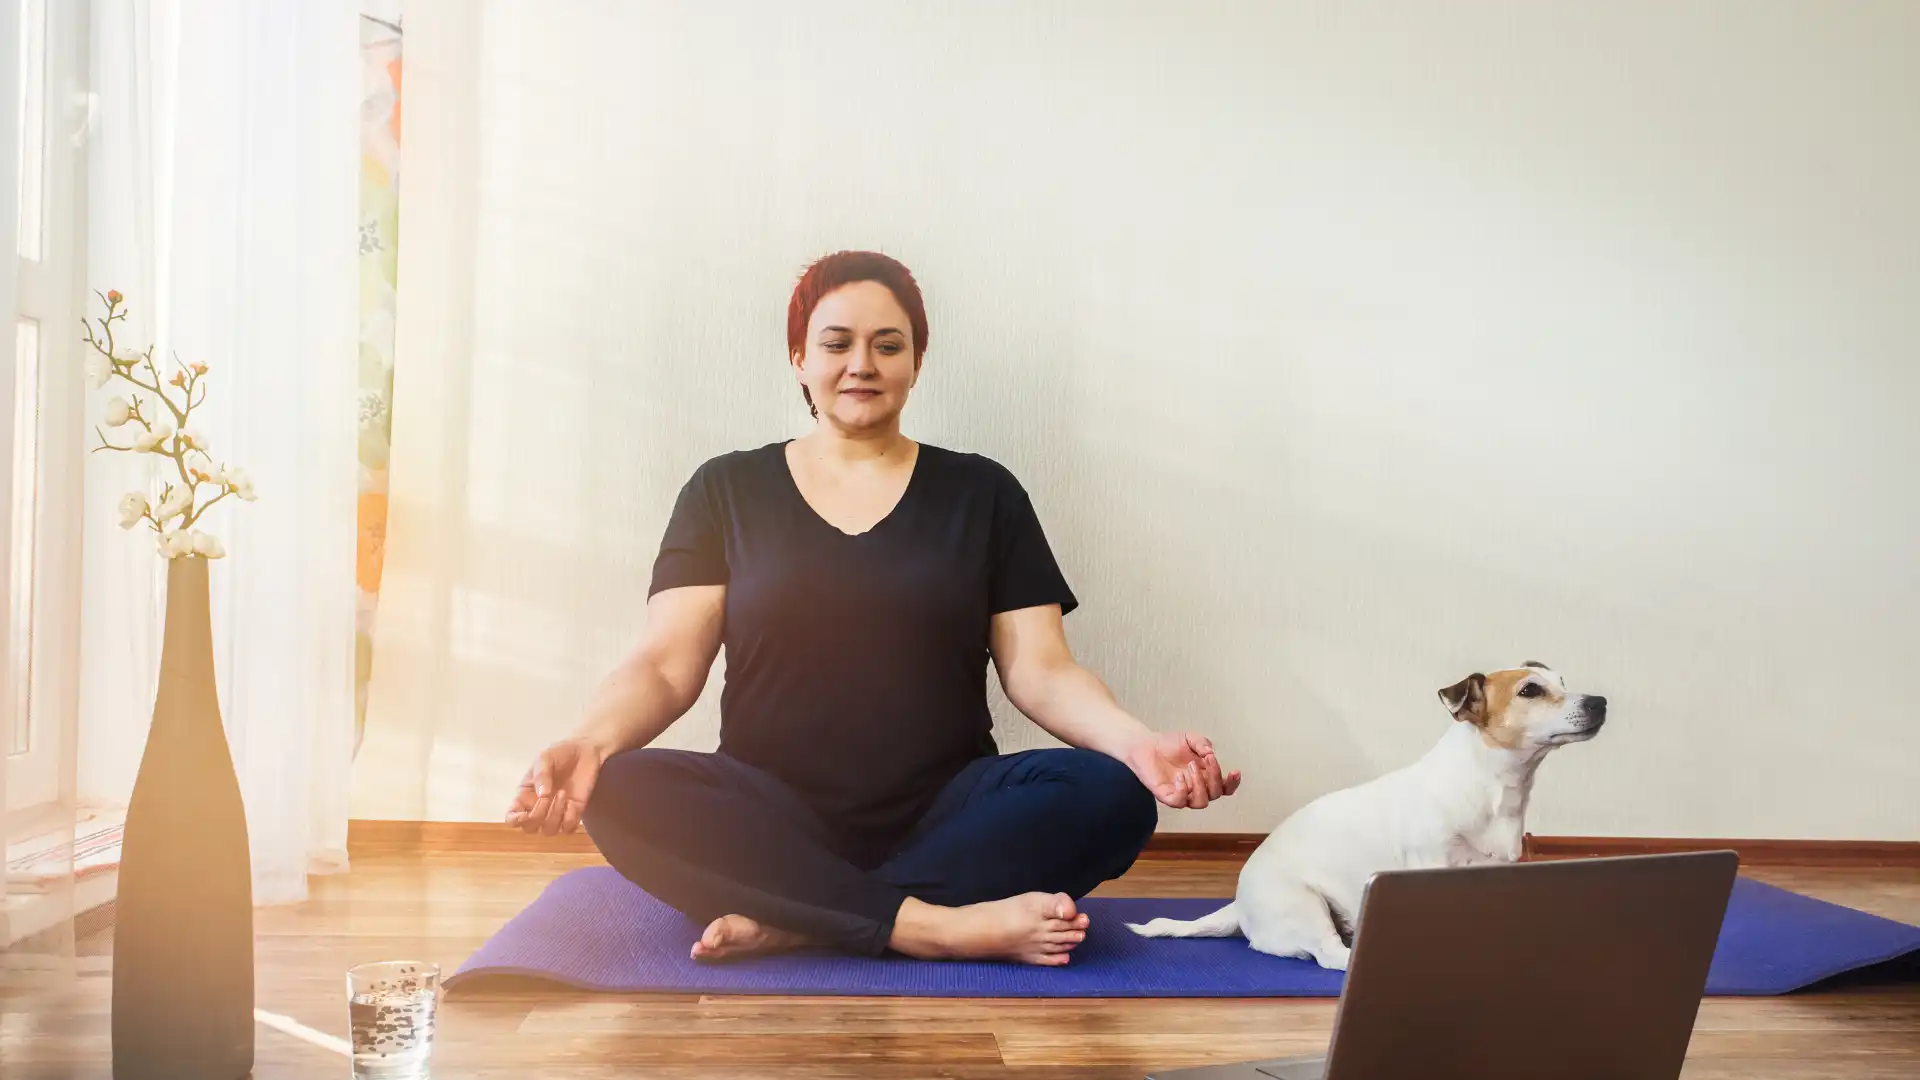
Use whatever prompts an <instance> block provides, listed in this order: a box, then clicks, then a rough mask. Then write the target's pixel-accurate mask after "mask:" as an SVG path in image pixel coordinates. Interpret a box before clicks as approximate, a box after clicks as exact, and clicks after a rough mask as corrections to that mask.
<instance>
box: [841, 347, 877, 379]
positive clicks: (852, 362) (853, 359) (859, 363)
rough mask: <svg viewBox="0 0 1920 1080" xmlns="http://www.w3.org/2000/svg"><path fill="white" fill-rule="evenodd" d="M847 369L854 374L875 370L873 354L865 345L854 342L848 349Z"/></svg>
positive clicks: (865, 373)
mask: <svg viewBox="0 0 1920 1080" xmlns="http://www.w3.org/2000/svg"><path fill="white" fill-rule="evenodd" d="M847 370H848V371H849V372H852V373H853V374H855V375H867V374H871V373H872V372H873V371H874V370H875V367H874V363H873V354H872V353H871V352H869V351H867V347H866V346H865V345H858V344H856V345H855V346H854V347H853V348H852V349H850V350H849V351H848V354H847Z"/></svg>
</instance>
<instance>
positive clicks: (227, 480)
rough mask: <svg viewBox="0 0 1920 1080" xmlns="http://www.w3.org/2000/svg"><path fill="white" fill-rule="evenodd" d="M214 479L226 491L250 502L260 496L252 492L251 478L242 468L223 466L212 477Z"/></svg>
mask: <svg viewBox="0 0 1920 1080" xmlns="http://www.w3.org/2000/svg"><path fill="white" fill-rule="evenodd" d="M214 479H215V480H217V481H219V482H220V484H221V485H222V486H224V487H225V488H226V489H227V490H228V491H231V492H233V493H234V494H235V495H238V496H240V497H241V498H242V499H245V500H246V501H248V502H252V501H254V500H255V499H257V498H259V497H260V496H258V495H256V494H254V491H253V478H252V477H250V476H248V475H247V474H246V471H245V470H244V469H236V468H233V467H231V466H223V467H222V468H221V469H220V475H219V476H216V477H214Z"/></svg>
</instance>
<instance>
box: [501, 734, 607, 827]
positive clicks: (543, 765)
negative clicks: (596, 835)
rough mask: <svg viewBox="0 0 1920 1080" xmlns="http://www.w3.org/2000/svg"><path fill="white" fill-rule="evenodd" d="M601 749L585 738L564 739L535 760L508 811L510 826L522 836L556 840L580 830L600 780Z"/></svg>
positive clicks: (514, 795) (515, 793)
mask: <svg viewBox="0 0 1920 1080" xmlns="http://www.w3.org/2000/svg"><path fill="white" fill-rule="evenodd" d="M601 760H602V758H601V754H600V749H599V748H598V747H597V746H595V745H594V744H593V743H592V742H591V741H589V740H587V739H584V738H578V737H576V738H571V739H562V740H560V741H559V742H557V743H554V744H553V745H552V746H549V747H547V748H546V749H545V750H542V751H540V756H538V757H536V758H534V759H533V765H532V766H531V767H529V768H528V769H527V774H526V776H524V777H522V778H521V780H520V787H519V789H518V790H517V791H515V792H514V794H513V802H512V803H511V804H510V805H509V806H508V807H507V824H509V825H512V826H515V827H517V828H518V829H519V830H520V831H521V832H526V833H545V834H546V835H548V836H557V835H559V834H560V833H563V832H566V833H570V832H572V831H574V830H575V829H577V828H579V827H580V815H581V814H583V813H585V812H586V809H587V800H588V799H590V798H592V797H593V783H594V781H595V780H597V779H599V776H600V764H601Z"/></svg>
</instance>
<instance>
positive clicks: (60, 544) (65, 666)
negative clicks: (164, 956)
mask: <svg viewBox="0 0 1920 1080" xmlns="http://www.w3.org/2000/svg"><path fill="white" fill-rule="evenodd" d="M0 3H6V4H8V5H9V6H12V7H14V8H15V9H16V10H15V12H14V13H13V15H14V17H15V18H19V17H21V16H23V15H25V14H27V13H28V12H30V11H33V10H34V9H35V8H36V7H37V8H38V9H39V12H41V13H44V16H45V21H44V23H43V24H42V27H40V28H35V27H32V26H30V25H26V24H24V23H23V24H21V25H19V26H18V27H17V30H18V32H19V35H20V40H21V41H22V42H23V43H24V42H25V41H26V40H27V34H28V33H31V32H34V31H35V30H36V29H39V30H40V31H41V32H43V33H44V38H43V40H44V48H43V51H42V55H43V56H44V64H43V74H44V83H43V84H42V86H41V102H42V106H43V108H42V115H41V117H40V123H39V125H38V127H39V131H40V135H41V140H40V141H41V164H42V172H41V176H40V178H39V179H40V184H39V194H40V197H41V207H40V215H39V217H40V223H41V235H40V237H39V244H38V247H39V255H40V257H39V258H38V259H30V258H26V257H24V256H21V255H19V254H18V252H19V249H20V248H21V247H22V246H23V245H22V244H21V243H20V240H19V238H18V237H17V236H15V235H14V232H15V228H16V224H17V221H18V216H19V215H18V209H17V207H18V199H19V198H20V192H19V191H16V192H15V209H14V211H13V212H11V213H10V214H9V216H10V217H12V218H13V219H14V220H13V221H9V222H8V223H7V227H6V230H5V231H6V233H7V236H6V239H7V241H8V243H7V245H6V247H7V248H8V249H10V250H12V251H14V252H15V255H14V264H13V271H14V282H13V286H14V287H13V295H14V308H15V325H16V327H17V326H18V324H19V320H23V319H32V320H33V321H34V322H35V323H36V324H37V331H38V344H39V355H38V357H37V358H35V361H36V363H37V370H34V371H31V372H27V373H23V372H22V370H21V367H20V365H21V362H22V360H23V359H25V358H22V357H20V356H19V355H17V351H16V350H14V349H8V350H7V353H8V355H10V356H12V358H13V360H14V366H13V367H11V368H10V369H8V371H7V372H6V373H5V376H6V378H5V383H6V386H5V389H4V391H3V392H0V410H4V413H5V419H4V421H0V423H3V424H4V432H0V434H3V435H4V441H0V445H4V446H5V447H6V448H7V450H8V472H9V477H10V480H9V482H8V483H7V493H8V495H9V498H8V499H7V500H6V505H7V507H8V508H9V515H8V520H7V529H6V532H7V537H6V540H5V544H6V548H7V556H8V558H7V568H8V572H7V574H6V584H5V586H4V587H5V589H6V593H7V613H6V619H7V623H8V627H7V630H6V632H5V637H4V639H0V640H4V641H5V642H6V647H5V649H4V651H3V652H0V662H4V664H5V679H4V687H5V693H4V695H0V708H4V709H5V714H4V715H5V720H4V725H0V733H3V735H0V746H4V747H5V748H6V750H7V751H8V752H7V754H6V759H7V761H6V771H7V775H6V788H5V790H6V804H5V807H4V809H5V811H6V812H7V814H8V815H13V814H23V815H25V816H27V817H31V814H30V813H29V812H30V811H32V810H34V809H36V808H39V807H44V806H47V805H50V804H54V803H57V802H60V801H62V800H63V799H67V798H71V796H72V792H71V791H69V790H64V788H65V787H66V786H70V784H71V778H72V777H73V775H74V769H73V767H72V766H73V763H74V756H75V754H76V753H77V750H78V747H77V746H76V745H75V731H76V728H77V724H76V723H75V721H76V719H77V717H78V710H79V675H80V665H79V653H80V614H81V609H82V598H81V590H80V581H81V577H80V571H81V560H82V547H81V524H82V522H81V516H82V511H83V509H84V505H83V504H84V494H85V484H84V480H85V464H86V453H87V451H86V438H85V436H86V433H87V432H88V431H89V430H90V429H89V428H88V426H87V423H86V405H87V401H86V398H87V387H86V382H85V363H84V357H83V356H82V355H81V351H80V350H81V349H82V348H83V345H82V344H81V341H80V336H79V326H78V323H79V320H80V319H81V317H82V315H83V313H84V306H83V303H82V298H83V297H85V296H87V295H88V294H87V292H86V287H85V270H86V252H87V239H86V213H85V209H86V206H85V203H86V190H87V175H86V142H87V137H88V135H89V133H90V123H91V120H92V114H91V107H90V102H91V101H92V98H91V96H90V95H89V93H88V90H89V83H88V78H87V70H88V52H89V40H88V20H89V17H90V14H91V11H90V9H91V7H92V5H91V4H90V3H88V2H86V0H0ZM12 59H13V62H14V63H16V64H17V63H18V54H16V55H15V57H13V58H12ZM10 76H11V77H10V79H9V82H10V83H11V85H12V86H13V90H14V93H15V94H16V95H18V94H19V93H20V92H21V88H22V86H23V79H24V73H23V72H21V71H17V70H16V71H12V72H10ZM22 105H23V103H22V102H21V101H20V100H19V98H18V97H17V96H16V98H15V103H14V105H13V108H12V110H11V111H12V112H13V114H14V117H13V118H10V119H14V120H15V122H18V120H17V118H18V117H19V114H20V111H21V108H22ZM29 130H31V129H30V128H29ZM20 138H21V136H20V135H19V134H15V135H14V139H15V140H18V139H20ZM18 146H19V142H18V141H15V142H14V147H10V149H16V148H17V147H18ZM18 168H19V163H18V162H17V161H13V162H9V171H10V172H12V173H14V175H13V176H11V177H9V186H11V185H12V183H13V182H15V180H16V178H17V177H18ZM16 333H17V330H16ZM14 339H15V334H7V335H5V336H4V337H3V338H0V341H12V340H14ZM23 375H26V376H30V377H23ZM22 388H31V389H32V391H33V393H34V394H35V400H33V401H32V402H31V403H28V402H25V401H22V400H19V399H18V391H19V390H20V389H22ZM29 404H30V406H31V407H30V408H28V407H26V406H28V405H29ZM22 420H26V421H29V422H31V423H32V425H33V432H32V434H33V439H32V442H31V449H32V454H33V461H32V466H31V471H30V472H26V471H24V468H23V467H24V464H25V463H24V462H22V461H20V460H19V453H18V449H19V448H18V447H17V446H16V441H17V440H18V439H19V438H20V437H22V436H21V433H20V429H19V425H20V422H21V421H22ZM23 481H25V482H26V483H27V486H26V488H25V490H22V482H23ZM23 547H24V548H25V550H21V548H23ZM21 629H24V630H25V631H26V635H27V636H26V640H25V641H19V640H17V637H16V635H17V634H18V633H19V631H20V630H21ZM22 710H24V718H25V719H24V723H25V726H26V731H27V738H28V744H29V748H28V749H27V751H26V752H25V753H21V754H15V753H13V752H12V750H13V747H14V742H15V739H14V735H15V723H16V717H18V716H20V715H21V711H22Z"/></svg>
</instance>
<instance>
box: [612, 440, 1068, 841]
mask: <svg viewBox="0 0 1920 1080" xmlns="http://www.w3.org/2000/svg"><path fill="white" fill-rule="evenodd" d="M721 584H724V585H726V586H727V594H726V629H725V638H724V645H725V649H726V675H725V678H726V682H725V688H724V690H723V691H722V694H721V698H720V751H721V753H723V754H727V755H729V756H732V757H734V758H737V759H738V760H741V761H744V762H746V763H748V764H750V765H754V766H756V767H758V768H761V769H763V770H766V771H767V772H770V773H772V774H773V775H774V776H776V777H779V778H780V779H781V780H783V781H785V782H786V783H787V784H788V785H789V786H791V787H792V788H793V789H794V790H795V791H797V792H798V793H799V794H800V796H801V797H802V798H804V799H806V800H807V801H808V802H809V803H810V804H811V805H812V806H813V807H814V808H815V809H817V810H818V811H819V812H820V813H821V815H822V816H823V817H824V818H825V819H826V820H827V821H828V822H829V824H831V825H833V826H834V827H835V828H836V829H838V830H840V831H842V832H843V833H844V834H845V835H846V836H847V838H848V839H849V840H850V841H853V842H854V843H856V844H858V845H859V846H861V847H863V848H866V847H869V846H871V845H876V844H877V845H881V846H883V847H884V846H885V845H888V844H890V843H892V842H893V841H894V840H896V839H897V838H898V837H899V836H901V835H902V834H903V833H904V832H905V831H906V830H907V829H908V828H910V827H911V826H912V824H913V823H914V822H915V821H917V820H918V819H919V817H920V816H921V815H922V814H923V813H924V812H925V811H926V809H927V806H928V804H929V803H930V802H931V801H932V800H933V797H934V796H935V795H936V794H937V793H938V792H939V790H940V788H941V787H942V785H944V784H945V783H946V782H947V781H949V780H951V779H952V778H953V777H954V775H955V774H957V773H958V772H959V771H960V770H961V769H962V768H964V767H965V766H966V765H967V763H968V762H970V761H972V760H974V759H975V758H977V757H981V756H984V755H990V754H993V753H995V752H996V749H995V745H994V740H993V719H992V716H991V715H990V714H989V712H988V710H987V672H986V664H987V660H988V647H989V635H988V631H989V624H990V621H991V617H992V616H993V615H994V614H996V613H998V612H1002V611H1012V610H1016V609H1019V608H1026V607H1035V606H1039V605H1043V604H1059V605H1060V606H1061V608H1062V610H1063V611H1072V610H1073V609H1074V608H1075V607H1076V606H1077V605H1078V601H1077V600H1076V599H1075V598H1074V595H1073V593H1072V592H1071V591H1070V590H1069V589H1068V587H1067V582H1066V579H1065V578H1064V577H1063V576H1062V574H1061V572H1060V567H1059V565H1058V564H1057V563H1056V562H1055V561H1054V557H1053V552H1052V550H1051V549H1050V548H1049V547H1048V545H1047V539H1046V535H1045V534H1044V532H1043V531H1042V530H1041V527H1040V520H1039V518H1038V516H1036V515H1035V513H1034V509H1033V504H1032V502H1031V501H1029V499H1028V498H1027V493H1026V491H1025V489H1023V488H1022V487H1021V486H1020V483H1019V481H1017V480H1016V479H1015V478H1014V476H1013V474H1012V473H1011V472H1009V471H1008V470H1007V469H1006V468H1005V467H1003V466H1001V465H1000V464H998V463H997V462H995V461H992V460H991V459H989V458H985V457H982V456H980V455H977V454H967V453H960V452H957V451H952V450H944V449H941V448H939V447H935V446H928V445H925V444H922V445H921V447H920V453H919V457H918V459H917V460H916V461H915V462H914V465H913V474H912V476H911V477H910V478H909V480H908V483H907V487H906V491H905V493H904V494H903V495H902V496H901V498H900V501H899V503H898V504H897V505H896V506H895V507H894V509H893V510H892V512H891V513H889V514H888V516H887V517H885V518H884V519H882V520H881V521H880V523H879V524H878V525H875V526H874V527H873V528H872V529H870V530H868V531H867V532H865V533H862V534H859V535H857V536H849V535H847V534H846V533H843V532H841V531H840V530H839V529H836V528H835V527H834V526H832V525H830V524H828V523H827V521H826V520H825V519H824V518H822V517H820V516H819V514H818V513H816V512H815V511H814V509H813V507H812V506H811V505H809V504H808V503H807V501H806V499H805V498H804V497H803V496H802V495H801V494H800V489H799V487H798V485H796V484H795V483H794V480H793V473H792V472H791V470H789V468H788V466H787V459H786V444H785V443H773V444H770V445H767V446H763V447H761V448H759V449H756V450H743V451H737V452H734V453H730V454H724V455H722V456H720V457H717V458H714V459H712V460H710V461H708V462H706V463H705V464H704V465H702V466H701V467H700V468H699V469H698V470H697V471H696V472H695V473H694V475H693V478H692V479H690V480H689V481H688V482H687V484H686V486H685V487H684V488H682V489H681V491H680V496H679V499H678V500H677V501H676V503H675V505H674V509H673V517H672V519H671V521H670V522H669V523H668V525H667V530H666V535H665V537H664V538H663V540H662V541H661V545H660V552H659V556H658V557H657V559H656V560H655V562H654V568H653V581H652V585H651V588H650V589H649V592H648V595H649V596H651V595H652V594H654V593H657V592H660V591H661V590H663V589H671V588H676V587H679V586H685V585H721Z"/></svg>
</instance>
